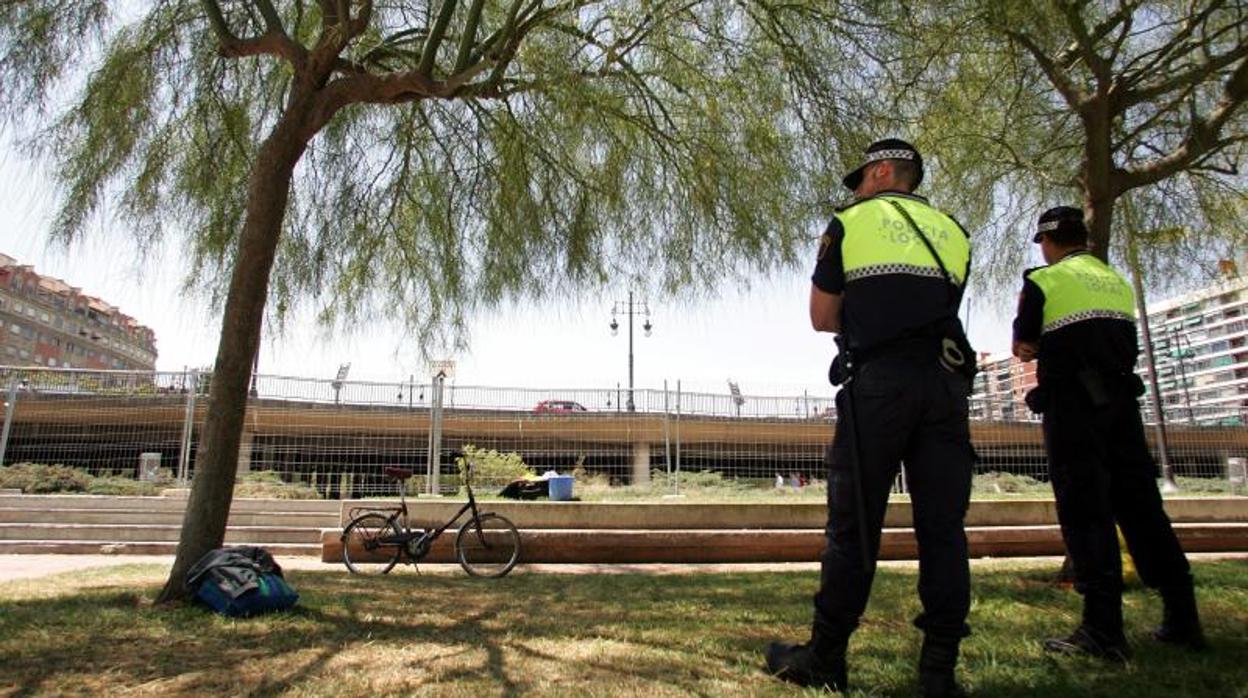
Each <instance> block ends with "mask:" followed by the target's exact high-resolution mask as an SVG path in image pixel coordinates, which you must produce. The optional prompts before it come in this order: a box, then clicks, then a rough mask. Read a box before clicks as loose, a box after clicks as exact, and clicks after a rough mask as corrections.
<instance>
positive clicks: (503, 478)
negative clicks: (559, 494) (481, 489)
mask: <svg viewBox="0 0 1248 698" xmlns="http://www.w3.org/2000/svg"><path fill="white" fill-rule="evenodd" d="M469 463H471V464H472V467H473V471H472V477H473V481H474V482H482V483H490V484H499V483H506V482H511V481H512V480H518V479H521V478H531V477H534V473H533V469H532V468H530V467H529V466H527V465H525V464H524V459H523V458H521V457H520V454H519V453H514V452H513V453H499V452H498V451H495V450H493V449H484V448H477V447H476V446H473V445H472V444H465V445H464V455H462V456H460V457H459V458H456V459H455V465H456V466H458V467H459V476H460V479H461V480H462V479H463V478H464V476H465V473H466V471H467V468H468V464H469Z"/></svg>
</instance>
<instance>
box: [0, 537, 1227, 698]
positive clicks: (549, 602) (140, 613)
mask: <svg viewBox="0 0 1248 698" xmlns="http://www.w3.org/2000/svg"><path fill="white" fill-rule="evenodd" d="M164 572H165V571H164V569H162V568H160V567H157V566H133V567H124V568H113V569H109V570H105V571H95V572H90V573H82V572H75V573H68V574H64V575H59V576H56V577H52V578H45V579H39V580H27V581H19V582H12V583H7V584H3V585H0V695H61V694H98V695H117V694H123V693H124V694H132V695H161V696H174V695H275V696H276V695H281V696H357V695H431V696H461V695H462V696H511V695H542V696H546V695H557V696H558V695H578V696H579V695H601V696H635V695H646V696H650V695H659V696H684V695H708V696H709V695H715V696H718V695H759V696H768V695H775V696H780V695H791V694H792V691H791V690H790V689H789V688H788V687H787V686H785V685H783V684H780V683H779V682H777V681H774V680H772V679H771V678H770V677H768V676H766V675H765V674H764V673H763V672H762V671H761V669H760V661H761V659H760V657H761V655H760V651H761V649H762V647H763V646H764V644H765V643H766V642H767V641H768V640H770V639H773V638H790V639H796V638H800V637H802V636H803V635H804V634H805V633H806V632H807V631H808V628H809V621H810V595H811V593H813V591H814V588H815V585H816V584H817V581H818V580H817V574H815V573H812V572H766V573H763V572H759V573H731V574H696V575H671V576H651V575H644V574H621V575H557V574H518V575H513V576H510V577H507V578H505V579H502V580H493V581H484V580H475V579H469V578H466V577H463V576H461V575H420V576H418V575H413V574H405V575H396V576H391V577H387V578H381V579H360V578H355V577H351V576H348V575H346V574H345V573H343V572H337V571H332V572H321V571H317V572H303V571H292V572H290V575H289V576H290V580H291V582H292V584H293V585H294V586H295V588H296V589H298V590H299V592H300V593H301V594H302V596H303V598H302V600H301V601H300V606H299V608H298V610H296V611H295V612H291V613H286V614H280V615H273V616H266V617H261V618H254V619H247V620H229V619H225V618H222V617H219V616H215V615H211V614H209V613H206V612H204V611H203V610H201V609H199V608H197V607H183V608H174V609H157V608H153V607H152V606H151V605H150V604H151V599H152V598H154V597H155V594H156V592H157V591H158V589H159V587H160V584H161V582H162V581H163V575H164ZM1053 572H1054V569H1053V564H1052V563H1043V564H1041V565H1039V566H1037V564H1036V563H1029V564H1027V563H1018V562H1000V561H997V562H991V563H977V565H976V568H975V575H974V582H975V606H974V609H973V611H972V616H971V623H972V625H973V626H974V627H975V634H974V635H973V636H972V637H971V638H969V639H968V641H967V642H966V644H965V645H964V661H963V664H962V672H963V677H964V679H965V681H966V682H967V683H968V684H970V685H971V686H972V687H973V688H974V689H975V691H976V694H977V695H987V696H1017V695H1024V696H1028V695H1031V696H1042V695H1043V696H1051V695H1133V694H1134V695H1140V696H1145V695H1159V694H1165V695H1191V696H1218V697H1219V698H1221V697H1222V696H1236V695H1240V696H1245V695H1248V693H1246V692H1245V691H1246V690H1248V689H1246V687H1248V670H1246V669H1245V667H1248V637H1246V634H1245V633H1244V628H1245V627H1248V562H1243V561H1226V562H1217V563H1202V564H1200V565H1198V566H1197V578H1198V580H1199V582H1200V595H1201V602H1202V605H1203V607H1204V609H1205V612H1206V618H1207V624H1208V631H1209V635H1210V638H1211V640H1212V641H1213V643H1214V645H1215V648H1216V649H1215V651H1214V652H1212V653H1208V654H1203V655H1197V654H1190V653H1186V652H1179V651H1175V650H1173V649H1170V648H1165V647H1158V646H1157V645H1156V643H1154V642H1152V641H1151V640H1149V639H1148V638H1147V631H1148V629H1149V628H1150V627H1151V624H1152V623H1153V622H1155V620H1156V618H1157V616H1158V615H1159V611H1160V609H1159V603H1158V601H1157V600H1156V598H1155V597H1154V596H1152V595H1151V594H1147V593H1144V592H1142V591H1139V590H1133V591H1131V592H1130V593H1129V594H1128V595H1127V617H1128V623H1129V628H1130V638H1131V641H1132V642H1133V644H1134V645H1135V647H1136V650H1137V659H1136V661H1134V662H1132V663H1131V664H1129V665H1128V666H1126V667H1123V668H1116V667H1111V666H1107V665H1103V664H1100V663H1097V662H1088V661H1080V660H1071V659H1054V658H1052V657H1048V656H1045V655H1044V654H1043V653H1042V652H1041V651H1040V650H1039V647H1038V644H1037V642H1036V640H1037V639H1038V638H1042V637H1045V636H1048V635H1051V634H1053V633H1059V632H1064V631H1066V630H1068V629H1069V628H1070V627H1071V626H1072V625H1073V623H1074V622H1075V621H1076V619H1077V615H1078V599H1077V597H1076V596H1075V595H1074V594H1073V593H1072V592H1070V591H1068V590H1063V589H1059V588H1057V587H1055V586H1053V585H1052V584H1051V583H1050V581H1049V580H1050V578H1051V575H1052V573H1053ZM915 581H916V579H915V573H914V572H913V571H912V570H907V569H897V568H887V569H882V570H881V571H880V574H879V579H878V582H877V585H876V592H875V594H874V596H873V598H872V605H871V608H870V610H869V615H868V618H867V620H866V622H865V623H864V625H863V628H862V630H861V632H860V634H859V635H858V636H856V637H855V641H854V644H853V646H852V648H851V653H852V656H851V670H852V677H853V678H852V680H853V681H854V682H855V683H856V684H857V685H858V686H860V687H863V688H864V689H866V688H869V689H870V690H869V691H867V692H864V693H862V695H881V696H889V695H913V693H914V691H915V683H914V678H913V675H914V669H913V662H914V657H915V654H916V653H917V649H918V644H919V641H920V638H919V634H918V632H917V631H915V630H914V629H913V628H912V627H911V625H910V621H911V619H912V618H913V617H914V615H915V614H916V613H917V611H918V606H917V602H916V600H915V598H914V591H913V590H914V585H915Z"/></svg>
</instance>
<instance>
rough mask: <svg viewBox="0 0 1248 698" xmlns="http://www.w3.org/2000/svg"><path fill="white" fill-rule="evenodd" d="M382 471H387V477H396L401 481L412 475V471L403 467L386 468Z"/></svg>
mask: <svg viewBox="0 0 1248 698" xmlns="http://www.w3.org/2000/svg"><path fill="white" fill-rule="evenodd" d="M381 472H383V473H385V474H386V477H391V478H394V479H395V480H399V481H400V482H401V481H403V480H406V479H407V478H409V477H411V476H412V471H410V470H405V469H403V468H385V469H383V470H382V471H381Z"/></svg>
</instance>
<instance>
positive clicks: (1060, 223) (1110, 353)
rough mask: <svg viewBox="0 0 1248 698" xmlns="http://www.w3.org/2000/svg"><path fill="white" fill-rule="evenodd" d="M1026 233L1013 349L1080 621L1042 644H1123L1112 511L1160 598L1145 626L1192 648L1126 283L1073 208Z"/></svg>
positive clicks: (1190, 616)
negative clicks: (1031, 373)
mask: <svg viewBox="0 0 1248 698" xmlns="http://www.w3.org/2000/svg"><path fill="white" fill-rule="evenodd" d="M1032 239H1033V241H1034V242H1036V243H1039V244H1040V250H1041V253H1042V254H1043V255H1044V261H1045V262H1047V263H1048V266H1044V267H1039V268H1036V269H1029V270H1027V272H1026V273H1024V275H1023V279H1024V280H1023V291H1022V294H1021V296H1020V297H1019V303H1018V316H1017V317H1016V318H1015V319H1014V355H1015V356H1017V357H1018V358H1019V359H1021V360H1023V361H1031V360H1033V359H1037V358H1038V359H1039V361H1040V364H1039V366H1038V367H1037V371H1036V379H1037V387H1036V388H1035V389H1034V390H1033V391H1031V393H1029V394H1028V396H1027V402H1028V405H1029V406H1030V407H1031V409H1032V410H1033V411H1036V412H1040V413H1043V415H1044V444H1045V448H1046V449H1047V451H1048V455H1049V475H1050V477H1051V479H1052V481H1053V494H1054V496H1055V497H1056V499H1057V514H1058V520H1059V521H1060V523H1061V526H1062V538H1063V539H1064V540H1065V542H1066V550H1067V551H1068V553H1069V556H1070V561H1071V562H1072V563H1073V566H1074V572H1075V588H1076V589H1077V590H1078V591H1079V593H1080V594H1082V595H1083V620H1082V622H1081V623H1080V625H1079V627H1077V628H1076V629H1075V630H1074V632H1072V633H1071V634H1070V635H1069V636H1068V637H1064V638H1055V639H1050V640H1046V641H1045V642H1044V647H1045V649H1046V650H1049V651H1052V652H1061V653H1068V654H1082V655H1090V656H1094V657H1100V658H1103V659H1110V660H1118V661H1122V660H1124V659H1126V658H1127V657H1128V656H1129V653H1130V650H1129V648H1128V646H1127V642H1126V638H1125V636H1124V635H1123V629H1122V559H1121V554H1120V552H1119V549H1118V537H1117V533H1116V531H1115V529H1114V524H1115V522H1117V524H1118V526H1119V527H1120V528H1121V529H1122V535H1123V538H1124V539H1125V540H1126V542H1127V548H1128V549H1129V550H1130V552H1131V556H1132V558H1134V560H1135V565H1136V569H1137V571H1138V573H1139V576H1140V579H1141V580H1143V581H1144V583H1145V584H1147V585H1148V586H1151V587H1154V588H1157V589H1159V590H1160V591H1161V595H1162V598H1163V599H1164V602H1165V616H1164V620H1163V622H1162V624H1161V626H1160V627H1158V628H1157V630H1156V631H1155V632H1154V636H1155V637H1156V638H1157V639H1158V640H1161V641H1163V642H1170V643H1175V644H1179V645H1185V646H1188V647H1192V648H1202V647H1204V646H1205V640H1204V635H1203V633H1202V632H1201V627H1200V619H1199V617H1198V615H1197V612H1196V599H1195V596H1194V594H1193V590H1192V576H1191V572H1190V569H1189V567H1188V564H1187V558H1186V557H1185V556H1184V555H1183V550H1182V549H1181V548H1180V547H1179V541H1178V539H1177V538H1175V535H1174V530H1173V529H1172V528H1171V526H1170V519H1169V518H1168V517H1167V516H1166V512H1165V510H1164V509H1162V505H1161V495H1160V494H1159V493H1158V490H1157V481H1156V476H1157V468H1156V465H1155V464H1154V462H1153V459H1152V456H1151V455H1150V454H1149V452H1148V446H1147V443H1146V442H1145V439H1144V427H1143V424H1142V422H1141V420H1140V410H1139V404H1138V403H1137V401H1136V398H1137V397H1139V395H1141V394H1143V392H1144V385H1143V383H1142V382H1141V381H1140V379H1139V377H1137V376H1136V375H1135V360H1136V354H1137V353H1138V346H1137V344H1136V338H1135V302H1134V297H1133V294H1132V291H1131V286H1130V285H1129V284H1128V283H1127V282H1126V281H1125V280H1124V279H1123V278H1122V276H1120V275H1119V274H1118V273H1117V272H1115V271H1114V270H1113V269H1111V268H1110V267H1109V266H1107V265H1106V264H1105V263H1104V262H1102V261H1101V260H1100V259H1098V258H1096V257H1095V256H1093V255H1092V254H1091V253H1090V252H1089V251H1088V246H1087V239H1088V231H1087V228H1086V227H1085V226H1084V222H1083V212H1082V211H1080V210H1079V209H1077V208H1072V207H1070V206H1058V207H1056V208H1051V209H1049V210H1048V211H1045V212H1044V213H1043V214H1041V216H1040V222H1039V226H1038V228H1037V230H1036V233H1035V236H1034V237H1033V238H1032Z"/></svg>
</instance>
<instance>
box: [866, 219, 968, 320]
mask: <svg viewBox="0 0 1248 698" xmlns="http://www.w3.org/2000/svg"><path fill="white" fill-rule="evenodd" d="M883 200H884V201H887V202H888V204H889V205H890V206H892V207H893V208H895V209H897V213H900V214H901V217H902V218H905V219H906V222H907V223H909V224H910V229H911V230H913V231H914V234H915V235H918V236H919V239H920V240H922V241H923V245H924V246H925V247H927V251H928V252H930V253H931V254H932V259H935V260H936V266H937V267H939V268H940V273H941V275H942V276H944V277H945V284H946V293H948V294H949V305H950V306H954V304H955V302H956V299H955V298H954V297H953V291H950V290H948V288H949V287H952V286H956V285H957V284H955V283H953V277H951V276H949V270H948V269H945V262H944V260H942V259H941V258H940V255H939V254H937V253H936V248H935V247H933V246H932V241H931V240H928V239H927V236H926V235H924V234H923V231H922V230H921V229H920V228H919V226H918V224H917V223H915V222H914V219H913V218H911V217H910V214H909V213H907V212H906V209H904V208H902V206H901V204H899V203H897V202H896V201H893V200H892V199H883Z"/></svg>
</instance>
